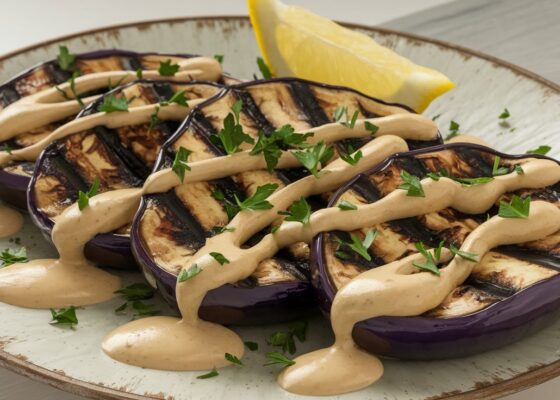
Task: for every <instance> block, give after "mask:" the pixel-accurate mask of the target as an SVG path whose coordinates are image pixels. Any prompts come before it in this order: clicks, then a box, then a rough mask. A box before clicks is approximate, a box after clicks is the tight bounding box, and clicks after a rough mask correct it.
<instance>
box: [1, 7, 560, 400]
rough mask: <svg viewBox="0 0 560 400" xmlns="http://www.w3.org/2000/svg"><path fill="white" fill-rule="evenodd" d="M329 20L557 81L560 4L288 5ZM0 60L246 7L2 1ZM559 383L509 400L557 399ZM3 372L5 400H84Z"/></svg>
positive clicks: (236, 11) (241, 10)
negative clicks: (479, 55) (399, 34)
mask: <svg viewBox="0 0 560 400" xmlns="http://www.w3.org/2000/svg"><path fill="white" fill-rule="evenodd" d="M285 1H286V3H297V4H300V5H302V6H304V7H307V8H309V9H311V10H314V11H316V12H317V13H320V14H321V15H324V16H326V17H329V18H333V19H337V20H341V21H349V22H357V23H363V24H369V25H385V26H388V27H391V28H395V29H402V30H406V31H409V32H415V33H419V34H423V35H426V36H432V37H434V38H438V39H443V40H449V41H452V42H456V43H459V44H462V45H465V46H468V47H471V48H474V49H477V50H482V51H485V52H487V53H489V54H493V55H496V56H498V57H502V58H504V59H507V60H508V61H512V62H514V63H518V64H520V65H522V66H524V67H525V68H527V69H531V70H533V71H535V72H537V73H540V74H542V75H543V76H545V77H547V78H548V79H551V80H554V81H556V82H558V81H560V46H559V45H558V37H559V36H560V24H559V23H558V20H559V19H560V0H538V1H529V0H457V1H453V2H452V1H450V0H422V1H419V0H344V1H343V2H340V1H331V0H328V1H325V0H285ZM2 5H3V7H2V8H3V9H2V12H1V13H0V37H1V38H3V40H1V41H0V54H5V53H8V52H11V51H14V50H17V49H18V48H21V47H23V46H28V45H31V44H34V43H36V42H39V41H43V40H47V39H51V38H56V37H58V36H61V35H66V34H70V33H74V32H78V31H83V30H87V29H92V28H97V27H102V26H107V25H114V24H120V23H126V22H133V21H142V20H150V19H161V18H169V17H180V16H191V15H192V16H195V15H211V14H215V15H216V14H220V15H226V14H230V15H232V14H237V15H239V14H246V13H247V11H246V4H245V0H204V1H201V0H198V1H194V0H158V1H153V0H150V1H148V0H118V1H115V0H95V1H76V0H49V1H45V0H19V1H17V2H16V1H9V2H8V1H6V2H3V4H2ZM559 392H560V378H558V379H554V380H552V381H549V382H546V383H544V384H542V385H539V386H537V387H534V388H531V389H529V390H526V391H523V392H521V393H518V394H515V395H512V396H508V397H506V398H504V399H505V400H526V399H539V400H553V399H558V398H559V395H558V393H559ZM79 399H82V397H79V396H74V395H71V394H67V393H63V392H61V391H58V390H57V389H54V388H51V387H49V386H47V385H45V384H42V383H38V382H34V381H32V380H30V379H28V378H24V377H21V376H18V375H16V374H14V373H12V372H10V371H7V370H4V369H0V400H79Z"/></svg>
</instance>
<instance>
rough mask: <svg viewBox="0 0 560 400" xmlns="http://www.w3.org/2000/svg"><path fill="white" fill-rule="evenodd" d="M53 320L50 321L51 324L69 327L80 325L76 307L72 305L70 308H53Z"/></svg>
mask: <svg viewBox="0 0 560 400" xmlns="http://www.w3.org/2000/svg"><path fill="white" fill-rule="evenodd" d="M51 315H52V320H51V322H49V324H51V325H55V326H61V327H68V328H71V329H74V326H75V325H78V317H77V316H76V307H74V306H70V307H68V308H61V309H58V310H56V309H54V308H51Z"/></svg>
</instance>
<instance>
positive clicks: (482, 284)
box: [464, 275, 516, 300]
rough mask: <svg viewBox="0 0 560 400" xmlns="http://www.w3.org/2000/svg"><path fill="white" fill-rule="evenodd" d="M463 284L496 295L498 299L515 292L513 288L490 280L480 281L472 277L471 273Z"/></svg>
mask: <svg viewBox="0 0 560 400" xmlns="http://www.w3.org/2000/svg"><path fill="white" fill-rule="evenodd" d="M464 284H467V285H470V286H473V287H475V288H476V289H478V290H480V291H481V292H484V293H486V294H488V295H490V296H493V297H498V298H500V300H503V299H505V298H507V297H510V296H512V295H514V294H515V293H516V290H515V289H514V288H511V287H506V286H502V285H498V284H496V283H494V282H491V281H481V280H478V279H475V278H473V276H472V275H470V276H469V277H468V278H467V280H466V281H465V283H464Z"/></svg>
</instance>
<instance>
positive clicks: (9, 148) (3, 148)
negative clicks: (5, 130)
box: [2, 143, 13, 155]
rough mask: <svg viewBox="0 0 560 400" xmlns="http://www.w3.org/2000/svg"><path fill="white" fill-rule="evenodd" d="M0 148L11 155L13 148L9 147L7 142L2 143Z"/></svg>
mask: <svg viewBox="0 0 560 400" xmlns="http://www.w3.org/2000/svg"><path fill="white" fill-rule="evenodd" d="M2 150H3V151H5V152H6V153H8V154H10V155H11V154H12V150H13V149H12V148H11V147H10V145H8V144H7V143H4V146H3V147H2Z"/></svg>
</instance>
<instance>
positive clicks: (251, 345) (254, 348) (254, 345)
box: [243, 341, 259, 351]
mask: <svg viewBox="0 0 560 400" xmlns="http://www.w3.org/2000/svg"><path fill="white" fill-rule="evenodd" d="M243 343H245V347H247V348H248V349H249V350H250V351H257V350H258V349H259V344H258V343H256V342H249V341H247V342H243Z"/></svg>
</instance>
